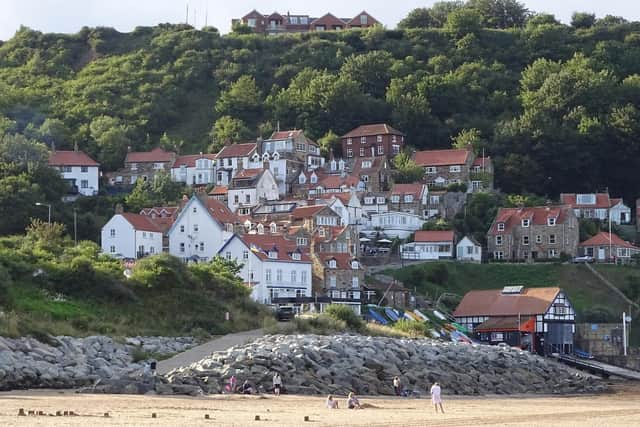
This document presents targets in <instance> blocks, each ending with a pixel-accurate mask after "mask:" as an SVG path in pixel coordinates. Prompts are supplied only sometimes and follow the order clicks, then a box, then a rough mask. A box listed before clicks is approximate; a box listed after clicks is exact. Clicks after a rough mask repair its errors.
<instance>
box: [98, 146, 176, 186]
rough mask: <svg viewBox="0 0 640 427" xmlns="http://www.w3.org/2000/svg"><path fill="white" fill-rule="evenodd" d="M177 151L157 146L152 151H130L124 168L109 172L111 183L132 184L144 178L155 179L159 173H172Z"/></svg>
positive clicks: (118, 184)
mask: <svg viewBox="0 0 640 427" xmlns="http://www.w3.org/2000/svg"><path fill="white" fill-rule="evenodd" d="M175 161H176V153H174V152H171V151H164V150H163V149H162V148H160V147H157V148H154V149H153V150H151V151H141V152H128V153H127V157H125V159H124V168H122V169H118V170H117V171H115V172H111V173H109V174H107V176H108V179H109V184H110V185H116V186H132V185H135V183H136V182H137V181H138V179H142V180H143V181H147V180H150V179H151V180H153V179H154V178H155V176H156V174H158V173H171V168H172V167H173V164H174V163H175Z"/></svg>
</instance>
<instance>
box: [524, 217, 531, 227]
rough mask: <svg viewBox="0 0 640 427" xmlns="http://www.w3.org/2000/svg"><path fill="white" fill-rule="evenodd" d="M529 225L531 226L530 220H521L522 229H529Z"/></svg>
mask: <svg viewBox="0 0 640 427" xmlns="http://www.w3.org/2000/svg"><path fill="white" fill-rule="evenodd" d="M530 225H531V220H530V219H528V218H525V219H523V220H522V226H523V227H524V228H527V227H529V226H530Z"/></svg>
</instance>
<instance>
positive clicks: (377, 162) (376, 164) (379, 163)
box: [353, 157, 386, 174]
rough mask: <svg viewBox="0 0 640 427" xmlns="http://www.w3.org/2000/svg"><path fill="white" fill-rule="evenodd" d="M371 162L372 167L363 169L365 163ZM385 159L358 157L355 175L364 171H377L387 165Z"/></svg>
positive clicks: (355, 163)
mask: <svg viewBox="0 0 640 427" xmlns="http://www.w3.org/2000/svg"><path fill="white" fill-rule="evenodd" d="M367 161H368V162H371V166H370V167H363V164H365V163H364V162H367ZM385 162H386V158H385V157H358V158H357V159H356V160H355V162H354V165H353V173H354V174H358V173H360V172H362V171H375V170H378V169H380V168H381V167H383V166H384V165H385Z"/></svg>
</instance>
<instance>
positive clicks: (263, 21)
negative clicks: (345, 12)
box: [231, 9, 380, 36]
mask: <svg viewBox="0 0 640 427" xmlns="http://www.w3.org/2000/svg"><path fill="white" fill-rule="evenodd" d="M238 24H242V25H246V26H248V27H249V28H251V29H252V30H253V32H255V33H258V34H266V35H270V36H273V35H278V34H287V33H307V32H311V31H339V30H344V29H348V28H368V27H371V26H373V25H378V24H380V22H379V21H378V20H377V19H375V18H374V17H373V16H371V15H370V14H369V13H367V12H366V11H362V12H360V13H359V14H357V15H356V16H354V17H353V18H337V17H336V16H334V15H333V14H331V13H327V14H325V15H323V16H321V17H320V18H314V17H311V16H310V15H306V14H303V15H300V14H290V13H289V12H287V13H286V15H285V14H280V13H278V12H273V13H271V14H268V15H265V14H262V13H260V12H258V11H257V10H255V9H254V10H252V11H251V12H249V13H247V14H246V15H244V16H243V17H242V18H235V19H232V20H231V25H232V26H234V25H238Z"/></svg>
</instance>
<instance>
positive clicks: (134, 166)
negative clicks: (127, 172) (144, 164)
mask: <svg viewBox="0 0 640 427" xmlns="http://www.w3.org/2000/svg"><path fill="white" fill-rule="evenodd" d="M131 170H132V171H137V170H138V164H137V163H131Z"/></svg>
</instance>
